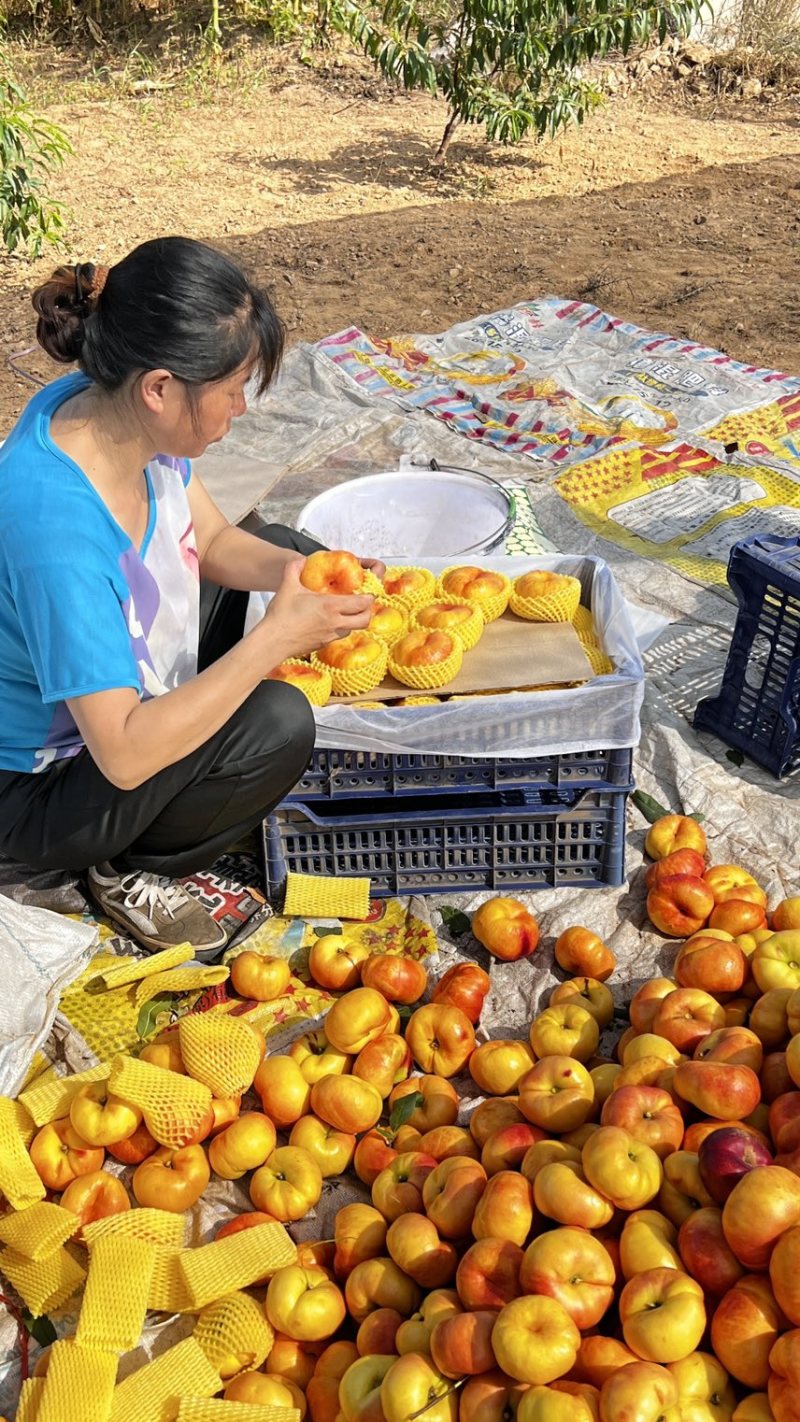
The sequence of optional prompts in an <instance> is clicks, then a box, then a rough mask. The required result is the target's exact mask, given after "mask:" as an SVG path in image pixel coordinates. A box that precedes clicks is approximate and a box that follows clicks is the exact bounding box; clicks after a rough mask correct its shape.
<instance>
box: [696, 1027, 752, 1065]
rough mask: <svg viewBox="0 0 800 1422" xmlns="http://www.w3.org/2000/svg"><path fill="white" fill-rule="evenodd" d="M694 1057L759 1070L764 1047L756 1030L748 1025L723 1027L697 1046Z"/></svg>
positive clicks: (698, 1059)
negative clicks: (752, 1029)
mask: <svg viewBox="0 0 800 1422" xmlns="http://www.w3.org/2000/svg"><path fill="white" fill-rule="evenodd" d="M694 1058H695V1061H698V1062H729V1063H730V1064H731V1065H733V1066H746V1067H749V1068H750V1070H751V1071H755V1072H759V1071H760V1070H761V1063H762V1061H763V1059H764V1048H763V1047H762V1045H761V1043H760V1041H759V1039H758V1037H757V1036H756V1034H755V1032H751V1031H750V1030H749V1028H747V1027H721V1028H720V1029H719V1031H718V1032H710V1033H709V1035H708V1036H707V1037H704V1038H703V1041H702V1042H701V1043H700V1045H699V1047H696V1048H695V1052H694Z"/></svg>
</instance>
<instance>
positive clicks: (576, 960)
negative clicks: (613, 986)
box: [555, 924, 617, 983]
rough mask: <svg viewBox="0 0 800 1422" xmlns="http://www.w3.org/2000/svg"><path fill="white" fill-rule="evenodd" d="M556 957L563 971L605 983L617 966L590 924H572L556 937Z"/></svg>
mask: <svg viewBox="0 0 800 1422" xmlns="http://www.w3.org/2000/svg"><path fill="white" fill-rule="evenodd" d="M555 959H556V962H557V963H558V966H559V967H560V968H563V969H564V972H565V973H571V974H573V975H574V976H576V977H589V978H594V979H596V981H598V982H601V983H604V982H605V981H606V978H610V977H611V974H612V973H613V971H614V969H615V968H616V966H617V960H616V958H615V957H614V954H613V953H612V951H611V949H610V948H609V947H608V945H607V944H606V943H604V942H603V940H602V938H600V937H599V936H598V935H597V934H596V933H594V932H593V930H592V929H591V928H584V927H583V926H582V925H581V924H574V925H573V926H572V928H565V929H564V932H563V933H561V934H559V936H558V938H557V939H556V946H555Z"/></svg>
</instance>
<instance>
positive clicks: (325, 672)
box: [270, 550, 613, 707]
mask: <svg viewBox="0 0 800 1422" xmlns="http://www.w3.org/2000/svg"><path fill="white" fill-rule="evenodd" d="M300 582H301V584H302V585H303V586H304V587H306V588H307V589H308V590H309V591H311V592H315V593H320V594H327V595H342V594H349V595H352V594H360V593H370V594H372V595H374V596H375V602H374V610H373V613H372V617H371V619H370V622H369V626H368V627H367V628H365V629H360V630H357V631H353V632H350V633H348V634H347V635H346V636H344V637H339V638H336V639H335V640H334V641H331V642H328V643H327V644H326V645H325V646H323V647H319V648H317V650H316V651H315V652H313V653H312V654H311V657H310V659H305V658H297V657H293V658H289V659H288V660H287V661H285V662H282V663H281V664H280V665H279V666H277V667H275V668H274V670H273V671H272V672H271V673H270V677H271V679H273V680H279V681H287V682H290V683H291V684H292V685H294V686H296V687H298V688H299V689H300V690H301V691H303V692H304V693H305V695H306V696H308V697H309V699H310V700H311V701H312V702H313V704H314V705H318V706H322V705H325V704H326V702H327V700H328V698H329V696H331V695H332V696H334V697H336V696H346V695H351V694H355V693H364V692H368V691H370V690H373V689H374V688H375V687H377V686H378V685H379V684H380V683H381V681H382V680H383V677H384V675H385V672H386V669H387V666H388V669H389V671H390V672H391V674H392V676H393V677H394V678H395V680H397V681H400V682H402V683H403V684H404V685H406V686H409V687H413V688H416V689H417V690H420V691H424V690H432V689H440V688H443V687H446V686H448V685H449V684H450V683H451V682H452V681H453V679H454V678H455V676H456V675H457V673H458V671H459V669H460V667H461V663H462V659H463V656H464V654H465V653H467V652H469V651H471V649H472V648H473V647H474V646H475V645H476V644H477V642H478V641H479V639H480V637H481V635H482V633H483V629H484V625H485V624H486V623H487V622H491V621H494V620H495V618H497V617H499V616H501V615H502V613H503V612H504V611H505V610H506V607H508V606H510V607H511V609H512V611H514V612H515V613H516V614H517V615H518V616H520V617H524V618H527V619H528V620H531V621H538V620H546V621H571V620H572V619H573V617H575V618H577V619H578V620H577V621H576V630H577V631H578V635H579V637H580V638H581V640H582V641H583V642H584V646H585V649H586V652H587V656H588V657H589V660H590V662H591V664H592V668H593V670H594V672H595V674H597V675H603V674H606V673H607V672H610V671H611V670H613V667H612V663H611V662H610V661H609V659H608V658H607V657H606V656H605V654H604V653H603V651H602V649H601V648H600V644H599V640H598V638H597V635H596V632H595V630H594V627H593V624H592V618H591V613H590V612H589V610H588V609H587V608H583V607H580V605H579V604H580V592H581V588H580V583H579V582H578V580H577V579H576V578H572V577H566V576H564V575H562V574H559V573H554V572H546V571H535V572H530V573H524V574H522V575H521V576H520V577H518V578H516V579H515V580H514V582H513V583H512V581H511V579H509V578H507V577H506V576H505V575H504V574H502V573H499V572H494V571H492V570H490V569H486V568H479V567H473V566H471V565H465V566H463V567H453V568H448V569H446V570H445V572H444V573H443V574H442V576H441V577H440V578H439V579H438V580H437V578H436V577H435V575H434V574H433V573H432V572H431V571H430V570H429V569H427V568H410V567H396V568H388V569H387V570H386V573H385V576H384V579H383V583H382V584H381V583H379V582H378V581H377V579H375V578H374V576H372V575H367V574H365V571H364V568H363V566H362V564H361V562H360V561H359V559H358V558H356V556H355V555H354V554H352V553H347V552H344V551H341V550H336V551H329V550H320V551H318V552H315V553H312V554H311V555H310V557H308V558H307V559H306V561H305V564H304V565H303V569H302V572H301V573H300ZM537 609H541V611H539V610H537ZM527 689H528V690H538V689H539V688H538V687H530V688H527ZM476 694H479V693H476ZM426 699H427V698H426ZM431 699H433V700H438V698H431ZM396 704H399V705H401V706H404V705H416V704H419V703H418V701H417V698H415V697H412V698H410V699H408V698H403V699H402V700H400V701H399V702H397V703H396ZM369 705H370V706H373V707H374V705H377V706H378V707H380V703H379V702H378V703H369Z"/></svg>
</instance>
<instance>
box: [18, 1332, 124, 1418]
mask: <svg viewBox="0 0 800 1422" xmlns="http://www.w3.org/2000/svg"><path fill="white" fill-rule="evenodd" d="M116 1380H117V1357H116V1354H115V1353H105V1352H103V1351H102V1350H101V1349H99V1348H84V1347H82V1346H81V1344H79V1343H78V1342H77V1341H73V1340H72V1339H71V1338H62V1339H61V1341H60V1342H58V1343H54V1344H53V1348H52V1351H51V1353H50V1358H49V1362H48V1366H47V1376H46V1378H45V1380H44V1388H43V1390H42V1396H41V1401H40V1403H39V1410H38V1412H37V1413H36V1422H108V1417H109V1414H110V1411H111V1399H112V1397H113V1395H114V1384H115V1383H116Z"/></svg>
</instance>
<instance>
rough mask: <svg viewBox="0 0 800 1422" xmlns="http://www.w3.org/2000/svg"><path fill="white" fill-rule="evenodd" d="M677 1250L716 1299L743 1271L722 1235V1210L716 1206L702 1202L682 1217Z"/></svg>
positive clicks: (689, 1268) (704, 1287)
mask: <svg viewBox="0 0 800 1422" xmlns="http://www.w3.org/2000/svg"><path fill="white" fill-rule="evenodd" d="M678 1250H679V1253H680V1256H681V1259H682V1260H683V1264H684V1268H685V1269H686V1270H687V1271H688V1272H689V1273H690V1274H691V1276H692V1278H693V1279H696V1280H697V1282H698V1284H700V1286H701V1288H702V1289H704V1291H705V1292H706V1293H707V1294H713V1295H714V1296H715V1297H716V1298H722V1295H723V1294H726V1293H727V1292H728V1289H732V1288H733V1286H734V1284H735V1283H736V1282H737V1281H738V1280H739V1279H741V1277H742V1275H743V1274H744V1269H743V1268H742V1265H741V1264H740V1263H739V1260H738V1259H737V1258H736V1255H735V1254H734V1253H733V1250H732V1249H731V1248H730V1247H729V1245H728V1242H727V1240H726V1238H725V1233H724V1231H723V1228H722V1210H720V1209H719V1208H718V1207H717V1206H716V1205H704V1206H702V1207H701V1208H700V1209H698V1210H694V1211H693V1212H692V1213H691V1214H690V1215H689V1216H688V1218H687V1219H685V1220H684V1222H683V1224H682V1225H681V1227H680V1229H679V1230H678Z"/></svg>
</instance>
